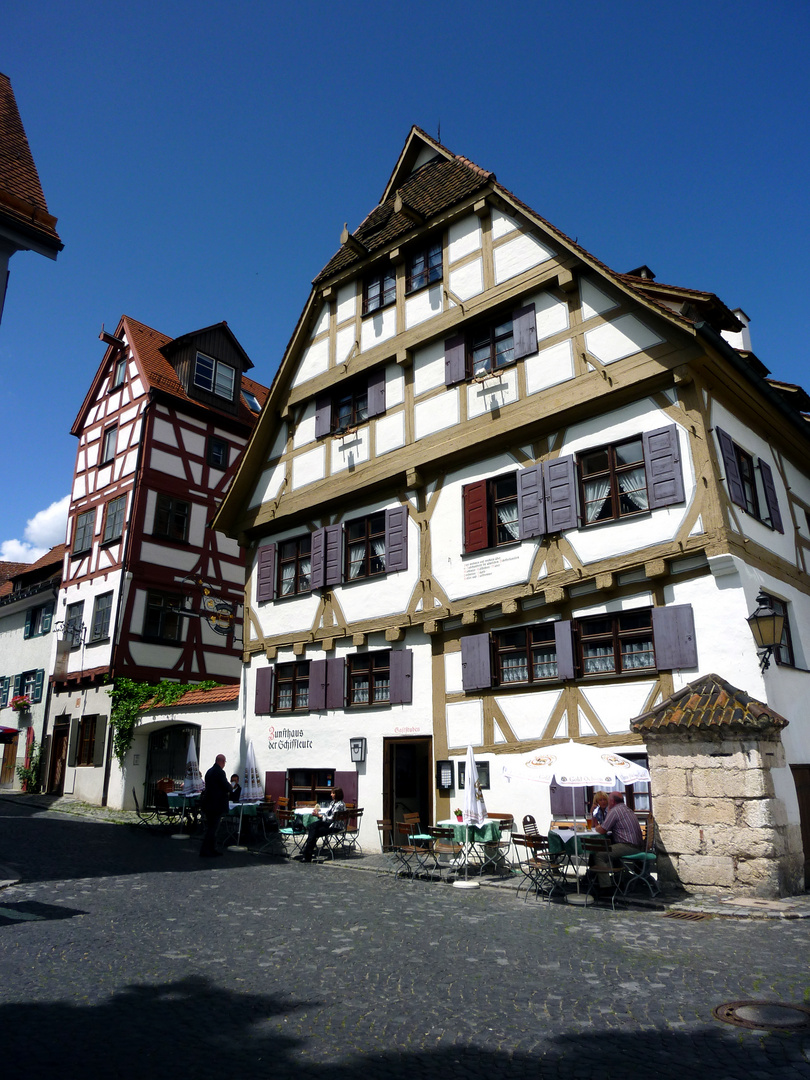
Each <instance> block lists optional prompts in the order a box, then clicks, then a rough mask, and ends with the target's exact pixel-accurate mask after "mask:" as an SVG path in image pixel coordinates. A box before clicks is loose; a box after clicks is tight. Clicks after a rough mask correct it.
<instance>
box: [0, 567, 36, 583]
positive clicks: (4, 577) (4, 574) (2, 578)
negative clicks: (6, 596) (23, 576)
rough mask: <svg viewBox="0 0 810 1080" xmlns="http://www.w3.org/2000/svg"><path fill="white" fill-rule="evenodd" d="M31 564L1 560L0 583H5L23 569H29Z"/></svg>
mask: <svg viewBox="0 0 810 1080" xmlns="http://www.w3.org/2000/svg"><path fill="white" fill-rule="evenodd" d="M30 565H31V564H30V563H26V562H0V585H5V583H6V582H7V581H8V580H9V579H10V578H13V577H14V576H15V575H16V574H19V573H20V572H21V571H22V570H27V569H28V568H29V566H30Z"/></svg>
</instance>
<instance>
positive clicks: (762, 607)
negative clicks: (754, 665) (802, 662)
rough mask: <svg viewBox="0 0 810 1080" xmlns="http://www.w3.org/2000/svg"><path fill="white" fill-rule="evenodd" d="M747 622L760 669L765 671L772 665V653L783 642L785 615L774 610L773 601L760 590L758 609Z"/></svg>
mask: <svg viewBox="0 0 810 1080" xmlns="http://www.w3.org/2000/svg"><path fill="white" fill-rule="evenodd" d="M746 622H747V623H748V625H749V626H750V627H751V633H752V634H753V635H754V641H755V642H756V646H757V656H759V659H760V665H759V670H760V671H765V670H766V668H769V667H770V666H771V654H772V653H773V651H774V649H776V648H777V646H779V645H780V644H781V642H782V634H783V632H784V629H785V616H784V615H780V614H779V612H777V611H774V609H773V602H772V600H771V598H770V596H768V594H767V593H764V592H760V594H759V596H758V597H757V610H756V611H755V612H754V614H753V615H749V616H748V618H747V619H746Z"/></svg>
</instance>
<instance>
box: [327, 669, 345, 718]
mask: <svg viewBox="0 0 810 1080" xmlns="http://www.w3.org/2000/svg"><path fill="white" fill-rule="evenodd" d="M345 672H346V661H345V659H344V658H343V657H342V656H335V657H330V658H329V659H328V660H327V661H326V708H327V709H342V708H344V707H345V705H346V688H345V683H346V679H345Z"/></svg>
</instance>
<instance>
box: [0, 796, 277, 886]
mask: <svg viewBox="0 0 810 1080" xmlns="http://www.w3.org/2000/svg"><path fill="white" fill-rule="evenodd" d="M199 843H200V841H199V837H196V836H195V837H191V838H185V839H182V840H173V839H172V838H171V835H170V833H169V832H168V830H167V831H166V832H165V833H163V832H154V831H149V830H147V829H146V828H144V827H143V826H135V825H111V824H107V823H106V822H96V821H91V820H88V819H87V818H69V817H68V816H67V815H62V814H57V813H52V812H48V811H43V810H41V809H38V808H34V807H24V806H13V807H10V805H9V803H3V802H1V801H0V865H2V866H3V867H4V868H6V869H7V870H11V871H13V872H14V875H15V876H16V877H19V878H20V880H21V881H22V882H23V883H28V882H35V881H53V880H64V879H65V878H68V879H70V878H93V877H108V876H116V877H117V876H119V875H121V874H144V873H178V872H181V871H182V872H183V873H188V871H190V870H211V869H214V868H216V869H219V868H220V867H224V866H245V865H248V864H249V865H256V863H257V861H260V860H257V858H256V856H253V855H249V854H246V853H244V852H236V851H231V850H228V851H227V852H226V854H225V855H224V856H223V857H222V858H221V859H200V858H198V854H197V853H198V850H199Z"/></svg>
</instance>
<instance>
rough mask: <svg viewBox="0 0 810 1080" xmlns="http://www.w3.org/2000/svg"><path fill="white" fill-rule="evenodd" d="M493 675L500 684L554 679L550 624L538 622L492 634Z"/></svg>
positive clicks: (555, 676)
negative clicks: (536, 624) (537, 623)
mask: <svg viewBox="0 0 810 1080" xmlns="http://www.w3.org/2000/svg"><path fill="white" fill-rule="evenodd" d="M492 638H493V652H494V659H495V677H496V679H497V680H498V683H499V685H501V686H511V685H513V684H515V683H521V684H527V683H536V682H543V681H544V680H546V679H556V678H558V674H557V644H556V638H555V633H554V623H553V622H550V623H541V625H540V626H528V627H525V628H521V629H519V630H503V631H501V632H499V633H495V634H493V635H492Z"/></svg>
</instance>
